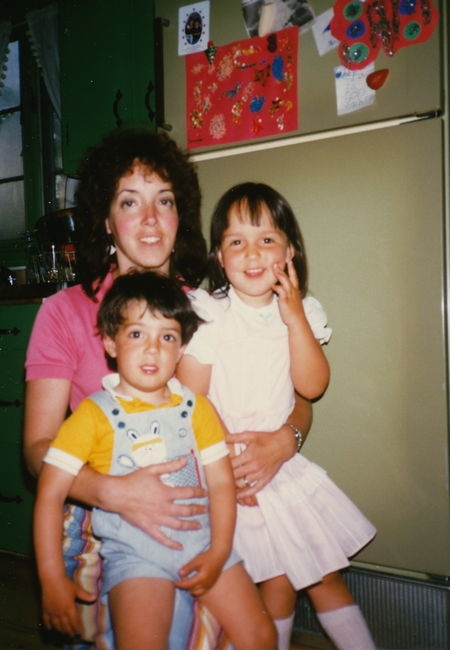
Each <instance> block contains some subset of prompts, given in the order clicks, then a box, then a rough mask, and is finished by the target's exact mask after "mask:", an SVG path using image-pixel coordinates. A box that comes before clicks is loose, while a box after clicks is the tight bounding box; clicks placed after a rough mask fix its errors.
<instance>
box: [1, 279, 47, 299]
mask: <svg viewBox="0 0 450 650" xmlns="http://www.w3.org/2000/svg"><path fill="white" fill-rule="evenodd" d="M58 290H59V286H58V285H57V284H56V283H55V282H47V283H45V284H44V283H43V284H16V285H14V286H12V287H11V286H2V287H0V304H2V305H21V304H30V303H36V304H39V303H41V302H42V300H43V298H47V296H51V295H52V294H53V293H56V291H58Z"/></svg>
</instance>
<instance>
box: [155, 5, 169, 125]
mask: <svg viewBox="0 0 450 650" xmlns="http://www.w3.org/2000/svg"><path fill="white" fill-rule="evenodd" d="M169 25H170V21H169V20H168V19H167V18H155V24H154V36H155V85H156V126H159V127H160V128H161V129H164V130H165V131H171V130H172V125H171V124H167V122H166V120H165V108H164V43H163V41H164V39H163V28H164V27H168V26H169Z"/></svg>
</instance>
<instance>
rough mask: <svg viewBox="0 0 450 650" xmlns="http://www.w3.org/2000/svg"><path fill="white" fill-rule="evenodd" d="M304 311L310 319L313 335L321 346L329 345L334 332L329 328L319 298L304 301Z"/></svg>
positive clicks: (309, 297)
mask: <svg viewBox="0 0 450 650" xmlns="http://www.w3.org/2000/svg"><path fill="white" fill-rule="evenodd" d="M303 309H304V310H305V316H306V318H307V319H308V323H309V324H310V326H311V329H312V331H313V334H314V336H315V337H316V339H317V340H318V341H319V343H320V345H324V344H325V343H328V341H329V340H330V338H331V333H332V331H333V330H332V329H331V327H327V325H328V316H327V314H326V311H325V309H324V308H323V307H322V305H321V304H320V302H319V301H318V300H317V298H313V296H307V297H306V298H304V299H303Z"/></svg>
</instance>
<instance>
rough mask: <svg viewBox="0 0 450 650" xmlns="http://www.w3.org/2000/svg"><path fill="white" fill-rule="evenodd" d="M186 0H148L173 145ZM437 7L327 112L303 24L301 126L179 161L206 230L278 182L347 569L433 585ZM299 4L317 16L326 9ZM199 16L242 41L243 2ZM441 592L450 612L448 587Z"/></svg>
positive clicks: (436, 547)
mask: <svg viewBox="0 0 450 650" xmlns="http://www.w3.org/2000/svg"><path fill="white" fill-rule="evenodd" d="M186 4H187V3H183V2H179V1H178V0H156V2H155V13H156V17H157V18H161V19H163V20H162V23H161V24H162V27H161V42H160V46H161V55H162V61H163V66H162V78H161V80H160V82H161V83H160V88H163V99H164V101H163V104H164V106H163V107H162V109H161V110H163V113H160V116H159V118H160V124H163V125H164V128H166V129H168V130H169V132H170V134H171V136H172V137H174V138H175V139H176V140H177V141H178V142H179V143H180V144H181V145H182V146H186V115H185V107H186V84H185V61H184V56H179V55H178V53H177V44H178V33H179V24H178V13H179V9H180V7H183V6H185V5H186ZM434 4H435V5H436V6H437V7H438V8H439V10H440V19H439V23H438V25H437V28H436V29H435V30H434V32H433V34H432V36H431V37H430V38H429V39H428V40H427V41H425V42H423V43H418V44H416V45H412V46H408V47H404V48H402V49H400V50H398V52H396V53H395V54H394V55H393V56H391V57H389V56H387V55H386V54H385V53H384V51H380V53H379V55H378V57H377V59H376V61H375V68H376V69H377V70H378V69H388V71H389V74H388V77H387V79H386V82H385V84H384V85H383V86H382V87H381V88H379V89H378V90H377V91H376V93H375V99H374V102H373V104H372V105H370V106H367V107H365V108H362V109H360V110H357V111H354V112H350V113H348V114H345V115H338V114H337V107H336V91H335V79H334V78H335V68H336V66H338V65H340V61H339V58H338V53H337V49H336V48H334V49H332V50H330V51H329V52H327V53H326V54H323V55H319V53H318V49H317V45H316V42H315V39H314V34H313V31H312V29H304V28H302V29H301V30H300V32H299V51H298V60H297V66H298V129H297V130H296V131H294V132H290V133H286V134H283V135H280V136H272V137H268V138H266V139H259V138H254V139H249V140H246V141H242V142H236V143H229V144H227V145H222V146H216V147H214V146H209V147H204V148H196V149H193V150H192V151H191V153H192V156H193V159H194V160H195V162H196V164H197V169H198V172H199V178H200V184H201V188H202V194H203V202H202V219H203V223H204V231H205V235H206V236H207V235H208V228H209V220H210V215H211V212H212V209H213V206H214V204H215V202H216V200H217V199H218V198H219V197H220V196H221V194H222V193H223V192H224V191H225V190H226V189H228V188H229V187H230V186H231V185H233V184H235V183H239V182H242V181H247V180H248V181H260V182H265V183H268V184H269V185H272V186H273V187H275V188H276V189H277V190H278V191H279V192H281V193H282V194H283V195H284V196H285V197H286V198H287V199H288V201H289V202H290V203H291V205H292V207H293V209H294V212H295V214H296V216H297V218H298V221H299V223H300V226H301V229H302V232H303V235H304V238H305V242H306V249H307V254H308V260H309V269H310V281H309V286H310V292H311V294H312V295H314V296H316V297H317V298H318V299H319V300H320V302H321V303H322V304H323V305H324V307H325V309H326V312H327V314H328V320H329V325H330V326H331V327H332V328H333V335H332V338H331V341H330V342H329V344H328V345H327V346H326V350H325V351H326V355H327V357H328V359H329V362H330V366H331V381H330V385H329V387H328V390H327V391H326V393H325V395H324V396H323V397H322V398H321V399H320V400H318V401H317V402H316V403H315V404H314V407H313V408H314V419H313V425H312V429H311V432H310V434H309V436H308V439H307V441H306V443H305V445H304V448H303V450H302V453H304V454H305V455H306V456H307V457H308V458H309V459H311V460H313V461H315V462H317V463H318V464H319V465H321V466H322V467H323V468H325V469H326V471H327V472H328V474H329V475H330V477H331V478H332V479H333V480H334V481H335V482H336V483H337V484H338V485H339V486H340V487H341V488H342V489H343V490H344V491H345V492H346V493H347V494H348V495H349V497H350V498H351V499H352V500H353V501H354V502H355V503H356V504H357V505H358V506H359V507H360V508H361V510H362V511H363V512H364V513H365V514H366V515H367V516H368V517H369V519H370V520H371V521H372V522H373V523H374V524H375V526H376V527H377V531H378V532H377V535H376V537H375V539H374V540H373V541H372V542H371V543H370V544H369V545H368V546H367V547H366V548H365V549H364V550H363V551H361V552H360V553H359V554H358V555H357V556H356V557H355V558H354V559H353V566H355V567H357V568H358V567H359V568H361V569H362V570H363V571H368V572H369V573H371V572H372V573H373V575H375V574H377V573H378V574H380V575H381V574H382V575H392V576H402V577H404V578H405V579H411V580H413V581H415V580H419V581H420V580H424V581H425V583H426V581H427V580H430V579H435V582H436V584H437V583H439V584H441V585H445V584H446V582H445V581H446V580H448V576H449V575H450V553H449V549H450V523H449V458H448V449H449V446H448V443H449V438H448V317H447V315H448V302H447V285H448V219H449V146H448V145H449V129H448V50H447V46H448V43H447V40H446V34H447V33H448V9H447V7H446V6H445V3H439V2H435V3H434ZM309 5H310V7H311V8H312V10H313V12H314V14H315V16H316V17H318V16H320V15H321V14H322V13H323V12H325V11H326V10H328V9H330V8H331V7H332V5H333V3H332V2H330V1H329V0H328V1H327V0H311V1H310V2H309ZM209 11H210V33H209V39H210V40H212V41H213V42H214V45H215V46H219V47H220V46H221V45H226V44H229V43H232V42H234V41H238V40H241V39H245V38H248V33H247V31H246V26H245V23H244V20H243V14H242V8H241V2H240V0H229V1H227V2H223V0H222V1H221V0H210V4H209ZM445 598H446V599H447V600H446V602H447V603H448V593H446V596H445ZM444 609H445V607H444ZM446 611H447V610H446ZM445 616H447V614H444V618H445ZM445 621H446V619H445ZM445 621H444V623H443V624H444V625H445V626H447V629H448V621H446V622H445ZM439 625H441V623H439ZM446 638H447V637H446ZM391 647H394V646H391ZM395 647H402V646H401V645H399V646H395ZM403 647H410V646H406V645H405V646H403ZM411 647H413V646H411ZM414 647H420V645H418V646H414ZM423 647H425V646H423ZM428 647H438V645H436V646H433V645H432V644H431V643H430V644H429V645H428Z"/></svg>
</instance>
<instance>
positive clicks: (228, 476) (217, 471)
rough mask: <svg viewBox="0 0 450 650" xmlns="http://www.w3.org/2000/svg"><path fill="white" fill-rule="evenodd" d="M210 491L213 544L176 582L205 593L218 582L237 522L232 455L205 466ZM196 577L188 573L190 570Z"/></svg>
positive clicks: (192, 592) (195, 591) (196, 594)
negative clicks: (230, 457)
mask: <svg viewBox="0 0 450 650" xmlns="http://www.w3.org/2000/svg"><path fill="white" fill-rule="evenodd" d="M204 469H205V475H206V482H207V485H208V492H209V514H210V522H211V545H210V548H209V549H208V550H207V551H204V552H203V553H200V554H199V555H197V556H196V557H195V558H194V559H193V560H191V561H190V562H188V563H187V564H185V565H184V566H183V567H182V568H181V569H180V571H179V574H180V578H181V580H180V581H179V582H177V583H176V586H177V587H179V588H181V589H187V590H188V591H189V592H190V593H191V594H192V595H193V596H197V597H198V596H202V595H203V594H204V593H205V592H207V591H208V590H209V589H210V588H211V587H212V586H213V585H214V583H215V582H216V580H217V578H218V577H219V575H220V573H221V571H222V568H223V565H224V564H225V562H226V560H227V559H228V556H229V554H230V552H231V547H232V543H233V535H234V527H235V523H236V494H235V490H234V478H233V470H232V468H231V463H230V459H229V456H224V457H223V458H220V459H219V460H217V461H214V462H212V463H209V464H208V465H206V466H205V468H204ZM192 572H193V573H194V575H193V576H192V577H187V576H188V575H189V574H190V573H192Z"/></svg>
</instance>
